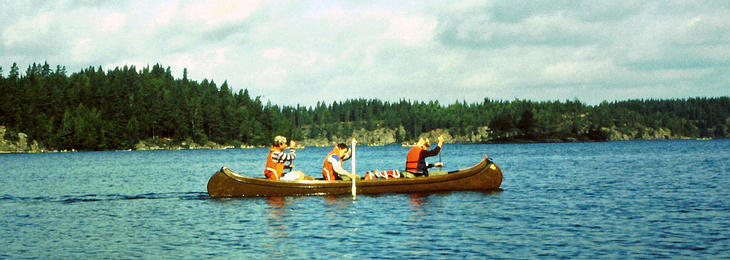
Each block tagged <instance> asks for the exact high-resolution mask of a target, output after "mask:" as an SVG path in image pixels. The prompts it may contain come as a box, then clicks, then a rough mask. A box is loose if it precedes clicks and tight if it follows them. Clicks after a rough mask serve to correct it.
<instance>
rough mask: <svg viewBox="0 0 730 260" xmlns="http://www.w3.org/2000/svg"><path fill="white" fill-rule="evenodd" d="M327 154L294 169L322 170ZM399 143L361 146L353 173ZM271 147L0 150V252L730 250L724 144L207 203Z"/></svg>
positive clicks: (639, 253) (690, 253) (519, 155)
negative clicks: (397, 188) (493, 178)
mask: <svg viewBox="0 0 730 260" xmlns="http://www.w3.org/2000/svg"><path fill="white" fill-rule="evenodd" d="M330 150H331V148H324V147H322V148H318V147H307V148H306V149H302V150H299V151H298V152H297V154H298V157H297V159H296V161H295V167H296V169H298V170H302V171H304V172H306V173H307V174H309V175H312V176H315V177H320V176H321V169H320V167H321V165H322V160H323V158H324V156H325V155H326V154H327V153H328V152H329V151H330ZM407 150H408V148H404V147H401V146H398V145H390V146H383V147H366V146H358V147H357V169H358V172H360V173H361V172H363V171H364V170H372V169H380V170H384V169H385V170H387V169H402V168H404V160H405V155H406V152H407ZM267 153H268V150H267V149H246V150H241V149H229V150H181V151H121V152H80V153H47V154H0V184H1V185H0V187H2V188H0V189H1V190H0V214H1V215H2V218H0V223H2V224H1V225H0V229H1V230H0V235H1V236H0V245H3V246H2V250H0V258H2V259H5V258H12V259H15V258H42V259H47V258H54V259H57V258H62V259H79V258H94V259H97V258H186V259H191V258H192V259H201V258H203V259H208V258H214V259H311V258H353V259H404V258H405V259H423V258H428V259H433V258H437V259H441V258H447V259H451V258H456V259H462V258H468V259H485V258H517V259H524V258H584V259H585V258H588V259H595V258H614V259H615V258H652V259H653V258H701V259H707V258H714V259H717V258H725V259H727V258H730V239H729V238H730V200H728V198H730V175H729V174H730V140H711V141H696V140H674V141H625V142H599V143H556V144H479V145H477V144H474V145H466V144H463V145H462V144H445V145H444V149H443V150H442V154H441V157H442V161H443V162H444V163H445V167H444V170H455V169H459V168H464V167H469V166H472V165H474V164H476V163H478V162H479V161H480V160H481V158H482V157H483V155H484V154H488V155H489V156H490V157H491V158H493V160H494V161H495V163H496V164H498V165H499V166H500V167H501V168H502V171H503V174H504V180H503V182H502V186H501V188H502V190H501V191H498V192H447V193H435V194H382V195H377V196H368V195H360V196H357V198H355V199H353V198H352V197H351V196H349V195H348V196H327V197H319V196H308V197H272V198H232V199H231V198H228V199H211V198H208V196H207V191H206V185H207V182H208V178H209V177H210V176H211V175H212V174H213V173H215V172H216V171H217V170H218V169H220V167H221V166H226V167H229V168H231V169H232V170H234V171H237V172H239V173H242V174H245V175H249V176H263V166H264V161H263V159H264V158H265V156H266V155H267ZM429 159H430V160H428V161H430V162H435V161H437V160H438V157H431V158H429ZM345 168H346V169H350V164H349V161H348V162H346V163H345Z"/></svg>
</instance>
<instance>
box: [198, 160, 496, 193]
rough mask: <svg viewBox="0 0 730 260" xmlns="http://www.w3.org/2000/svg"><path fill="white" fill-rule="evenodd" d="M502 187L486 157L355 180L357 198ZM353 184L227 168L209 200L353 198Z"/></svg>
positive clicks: (217, 178)
mask: <svg viewBox="0 0 730 260" xmlns="http://www.w3.org/2000/svg"><path fill="white" fill-rule="evenodd" d="M501 184H502V170H501V169H500V168H499V167H498V166H497V165H496V164H494V162H492V161H491V160H489V159H487V158H486V157H485V158H484V160H482V161H481V162H479V163H478V164H476V165H474V166H472V167H469V168H465V169H461V170H456V171H452V172H449V174H446V175H441V176H432V177H418V178H399V179H388V180H382V179H381V180H356V186H357V187H356V190H357V194H377V193H418V192H439V191H459V190H479V191H485V190H495V189H499V185H501ZM351 188H352V182H351V181H341V180H339V181H324V180H301V181H281V180H279V181H274V180H269V179H266V178H258V177H247V176H243V175H241V174H238V173H236V172H234V171H232V170H230V169H228V168H226V167H223V168H221V169H220V170H219V171H218V172H216V173H215V174H213V176H212V177H210V180H209V181H208V194H209V195H210V197H214V198H220V197H256V196H299V195H338V194H350V193H351Z"/></svg>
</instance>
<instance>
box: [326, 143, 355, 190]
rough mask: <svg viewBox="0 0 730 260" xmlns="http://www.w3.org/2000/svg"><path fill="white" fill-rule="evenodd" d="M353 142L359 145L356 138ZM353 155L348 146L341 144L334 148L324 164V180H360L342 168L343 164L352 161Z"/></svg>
mask: <svg viewBox="0 0 730 260" xmlns="http://www.w3.org/2000/svg"><path fill="white" fill-rule="evenodd" d="M353 140H354V142H355V143H357V140H355V139H354V138H353ZM351 155H352V153H351V152H350V148H349V147H347V145H346V144H344V143H340V144H337V145H335V147H334V148H332V151H331V152H330V153H329V154H327V157H325V158H324V162H323V164H322V176H324V179H325V180H327V181H334V180H345V181H349V180H352V179H353V178H354V179H358V178H360V177H359V176H357V174H354V173H350V172H348V171H347V170H345V169H344V168H342V162H344V161H346V160H348V159H350V157H351Z"/></svg>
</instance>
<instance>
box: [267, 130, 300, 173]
mask: <svg viewBox="0 0 730 260" xmlns="http://www.w3.org/2000/svg"><path fill="white" fill-rule="evenodd" d="M289 145H291V147H290V148H289V152H288V153H287V152H284V150H285V149H286V147H287V146H289ZM295 145H296V143H295V142H294V141H293V140H292V141H291V143H290V144H287V142H286V137H283V136H276V137H274V143H273V145H272V146H271V149H270V150H269V155H268V156H267V157H266V168H264V175H266V178H267V179H269V180H284V181H291V180H302V179H304V177H305V175H304V173H303V172H301V171H291V172H288V173H286V174H285V175H283V176H282V174H283V173H284V168H290V169H291V168H292V163H291V162H292V161H294V158H296V157H297V153H296V150H294V146H295ZM286 162H290V163H289V165H285V163H286Z"/></svg>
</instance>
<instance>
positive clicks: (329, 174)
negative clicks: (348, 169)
mask: <svg viewBox="0 0 730 260" xmlns="http://www.w3.org/2000/svg"><path fill="white" fill-rule="evenodd" d="M339 153H340V148H337V147H335V148H334V149H332V151H331V152H330V153H329V154H327V157H325V158H324V163H323V164H322V176H324V179H325V180H328V181H334V180H336V179H337V176H336V175H335V169H334V168H333V167H332V164H331V163H330V162H329V158H330V156H333V155H334V156H337V159H338V160H339V161H340V167H342V158H340V157H339V156H338V155H337V154H339Z"/></svg>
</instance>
